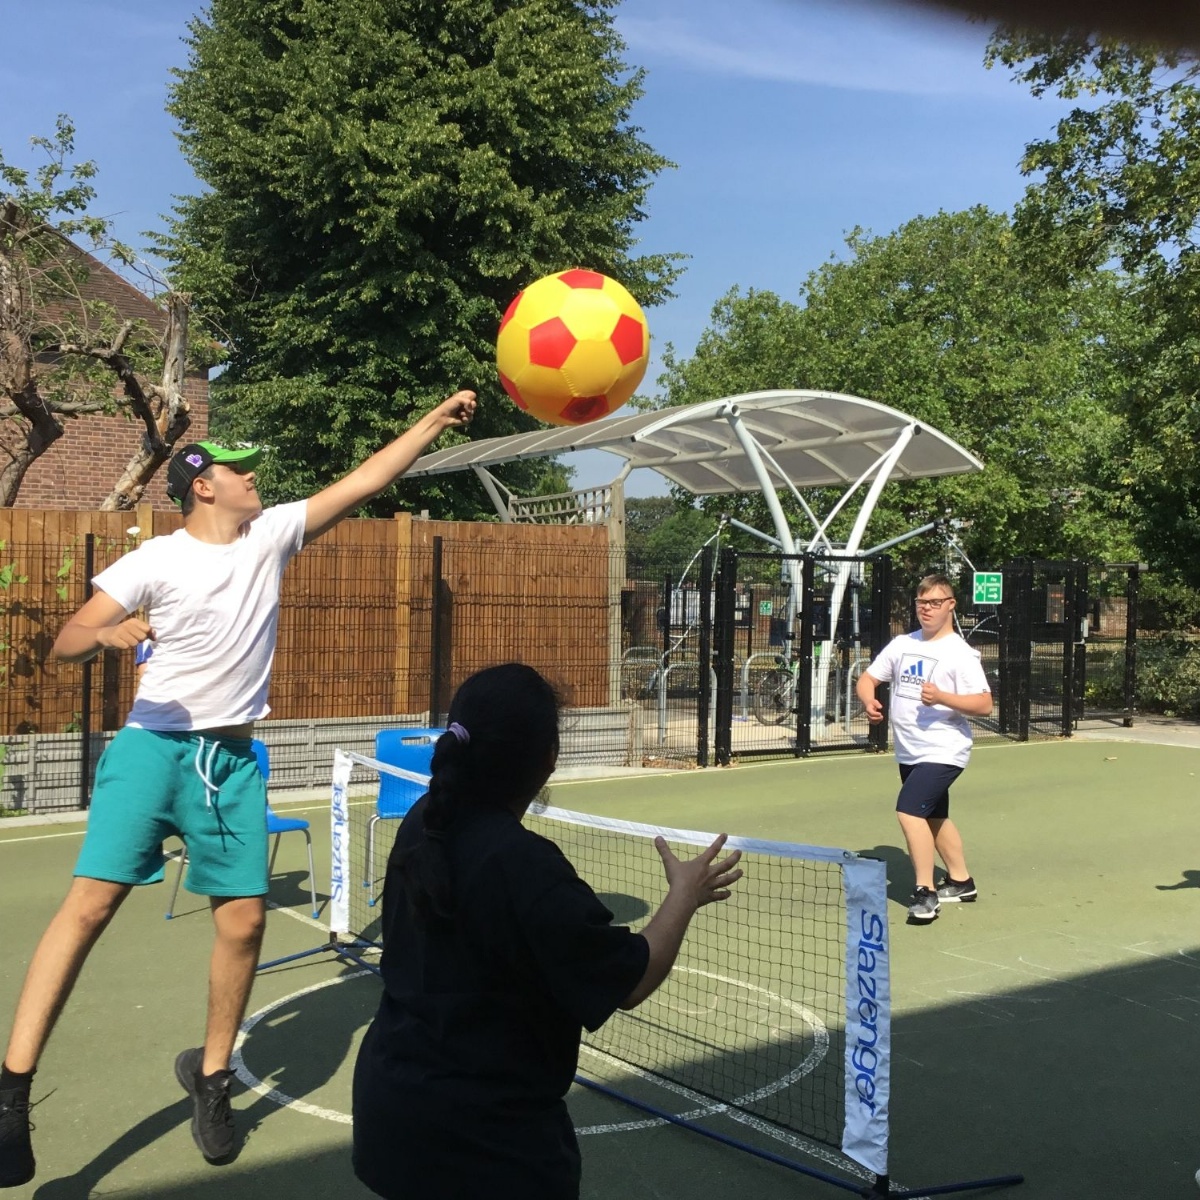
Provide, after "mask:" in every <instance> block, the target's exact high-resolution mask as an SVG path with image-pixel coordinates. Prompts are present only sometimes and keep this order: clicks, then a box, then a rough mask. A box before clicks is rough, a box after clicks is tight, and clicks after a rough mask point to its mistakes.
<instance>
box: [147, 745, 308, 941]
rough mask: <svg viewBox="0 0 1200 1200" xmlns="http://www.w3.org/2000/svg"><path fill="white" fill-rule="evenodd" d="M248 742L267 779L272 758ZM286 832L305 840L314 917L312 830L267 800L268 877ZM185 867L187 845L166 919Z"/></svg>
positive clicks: (177, 892)
mask: <svg viewBox="0 0 1200 1200" xmlns="http://www.w3.org/2000/svg"><path fill="white" fill-rule="evenodd" d="M250 746H251V748H252V749H253V750H254V757H255V758H256V759H258V769H259V770H260V771H261V772H262V777H263V779H264V780H266V779H270V778H271V762H270V759H269V757H268V755H267V748H266V746H265V745H263V743H262V742H260V741H259V740H258V738H254V739H253V740H252V741H251V743H250ZM285 833H302V834H304V841H305V844H306V846H307V849H308V894H309V897H310V898H311V900H312V915H313V917H314V918H315V917H318V916H320V911H321V910H320V909H319V908H317V888H316V872H315V871H314V870H313V852H312V834H311V833H309V830H308V822H307V821H306V820H304V818H303V817H281V816H279V815H278V814H277V813H276V812H275V811H274V810H273V809H272V808H271V806H270V804H268V805H267V835H268V836H270V835H271V834H274V835H275V842H274V844H273V845H272V846H271V861H270V862H269V863H268V864H267V876H268V878H269V877H270V876H271V875H272V874H273V873H274V871H275V855H276V854H277V853H278V852H279V839H280V837H281V836H282V835H283V834H285ZM186 868H187V846H184V848H183V852H182V853H181V854H180V856H179V873H178V874H177V875H176V876H175V888H174V890H173V891H172V892H171V903H170V904H169V905H168V906H167V920H168V921H169V920H170V919H171V918H172V916H174V914H175V898H176V897H177V896H178V895H179V885H180V883H182V881H183V872H184V871H185V870H186Z"/></svg>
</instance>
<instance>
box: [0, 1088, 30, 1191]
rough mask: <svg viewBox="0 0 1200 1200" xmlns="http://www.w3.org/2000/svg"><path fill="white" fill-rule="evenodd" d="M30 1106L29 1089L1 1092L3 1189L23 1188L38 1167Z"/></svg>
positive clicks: (0, 1180)
mask: <svg viewBox="0 0 1200 1200" xmlns="http://www.w3.org/2000/svg"><path fill="white" fill-rule="evenodd" d="M30 1107H31V1105H30V1103H29V1090H28V1089H27V1088H11V1089H9V1090H6V1091H3V1092H0V1188H12V1187H20V1186H21V1184H23V1183H28V1182H29V1181H30V1180H31V1179H32V1178H33V1174H34V1172H35V1171H36V1170H37V1163H36V1162H34V1158H33V1142H32V1141H31V1140H30V1138H29V1131H30V1130H31V1129H32V1128H33V1122H32V1121H31V1120H30V1119H29V1109H30Z"/></svg>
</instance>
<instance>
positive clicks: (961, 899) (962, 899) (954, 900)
mask: <svg viewBox="0 0 1200 1200" xmlns="http://www.w3.org/2000/svg"><path fill="white" fill-rule="evenodd" d="M978 899H979V893H978V892H972V893H971V894H970V895H969V896H939V897H938V903H939V904H974V903H975V901H976V900H978Z"/></svg>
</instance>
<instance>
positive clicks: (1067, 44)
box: [988, 29, 1200, 587]
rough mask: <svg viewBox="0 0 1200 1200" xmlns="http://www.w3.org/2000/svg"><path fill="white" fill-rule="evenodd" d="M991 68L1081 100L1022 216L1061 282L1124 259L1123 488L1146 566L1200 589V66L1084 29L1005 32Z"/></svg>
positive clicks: (1041, 146)
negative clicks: (1127, 319) (1130, 319)
mask: <svg viewBox="0 0 1200 1200" xmlns="http://www.w3.org/2000/svg"><path fill="white" fill-rule="evenodd" d="M988 56H989V57H988V61H989V63H990V64H1003V65H1004V66H1007V67H1009V68H1010V69H1011V70H1012V72H1013V75H1014V78H1015V79H1016V80H1017V81H1018V82H1020V83H1023V84H1025V85H1026V86H1028V87H1029V88H1030V89H1031V90H1032V91H1033V93H1034V94H1035V95H1038V96H1042V95H1047V94H1056V95H1058V96H1060V97H1062V98H1064V99H1068V100H1075V101H1078V104H1077V106H1076V107H1075V108H1074V109H1073V110H1072V111H1071V112H1070V113H1069V114H1068V115H1067V116H1066V117H1064V118H1063V119H1062V120H1060V121H1059V122H1058V125H1057V127H1056V129H1055V131H1054V135H1053V136H1051V137H1047V138H1044V139H1041V140H1038V141H1035V142H1033V143H1031V144H1030V145H1029V146H1027V147H1026V150H1025V156H1024V159H1023V161H1022V169H1023V171H1024V172H1025V173H1026V174H1027V175H1030V176H1033V177H1034V182H1033V183H1032V184H1031V186H1030V187H1029V189H1028V191H1027V193H1026V196H1025V200H1024V202H1023V204H1022V205H1021V207H1020V209H1019V210H1018V214H1017V221H1018V228H1020V229H1021V230H1022V231H1023V234H1024V236H1025V237H1026V238H1027V239H1028V240H1030V241H1031V242H1038V243H1041V244H1042V245H1054V246H1056V247H1058V248H1059V251H1058V253H1056V254H1055V255H1054V256H1051V257H1049V262H1050V263H1051V264H1053V265H1054V266H1055V267H1056V268H1057V269H1058V270H1059V271H1060V272H1061V273H1062V274H1063V275H1064V276H1073V275H1075V274H1077V273H1079V272H1087V271H1089V270H1091V269H1092V268H1093V267H1094V266H1095V265H1096V264H1097V263H1103V262H1105V261H1107V260H1109V259H1112V258H1116V259H1118V260H1119V261H1120V262H1121V264H1122V266H1123V267H1124V269H1125V270H1126V271H1127V272H1128V274H1129V276H1130V288H1129V296H1130V301H1131V303H1132V305H1133V306H1134V307H1135V309H1136V312H1137V322H1136V326H1135V327H1134V331H1133V332H1130V330H1126V331H1125V333H1124V335H1120V336H1117V337H1115V338H1114V339H1113V349H1114V353H1115V355H1117V356H1120V357H1121V358H1122V359H1123V361H1124V373H1125V376H1126V379H1127V381H1128V386H1127V387H1126V388H1125V389H1124V391H1123V392H1122V393H1121V395H1120V396H1119V407H1120V411H1121V413H1122V415H1123V416H1124V418H1125V420H1126V421H1127V422H1128V426H1129V431H1130V446H1129V451H1128V454H1127V461H1126V463H1125V475H1124V478H1125V482H1126V486H1127V488H1128V491H1129V494H1130V495H1131V497H1132V498H1133V501H1134V506H1135V513H1136V517H1137V531H1138V536H1139V543H1140V545H1141V547H1142V549H1143V551H1144V552H1145V554H1146V555H1147V557H1148V558H1149V559H1150V560H1151V561H1152V562H1153V563H1154V564H1155V565H1156V566H1158V567H1159V568H1162V569H1166V570H1168V571H1170V572H1171V573H1173V574H1175V575H1176V576H1177V577H1178V578H1179V579H1181V580H1183V581H1185V582H1187V583H1189V584H1190V585H1191V586H1192V587H1200V455H1197V453H1196V446H1197V445H1198V444H1200V329H1198V327H1197V320H1196V313H1197V305H1198V303H1200V58H1198V57H1197V54H1196V52H1195V51H1193V50H1184V49H1160V48H1154V47H1150V46H1136V45H1128V44H1125V43H1122V42H1119V41H1117V40H1115V39H1112V38H1104V37H1092V36H1086V35H1082V34H1078V33H1072V34H1063V35H1060V36H1055V35H1051V34H1029V33H1024V32H1019V31H1016V30H1013V29H1004V30H1000V31H998V32H997V34H996V35H995V37H994V38H993V40H992V43H991V45H990V47H989V52H988Z"/></svg>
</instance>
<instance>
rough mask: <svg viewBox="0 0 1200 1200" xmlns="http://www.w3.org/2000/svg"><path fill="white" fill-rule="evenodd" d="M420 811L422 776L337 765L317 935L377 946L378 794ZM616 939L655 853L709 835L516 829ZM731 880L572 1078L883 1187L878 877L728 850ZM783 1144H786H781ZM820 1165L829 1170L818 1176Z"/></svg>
mask: <svg viewBox="0 0 1200 1200" xmlns="http://www.w3.org/2000/svg"><path fill="white" fill-rule="evenodd" d="M384 776H390V781H389V788H390V789H392V794H393V796H394V791H395V788H396V787H408V788H411V789H412V798H413V799H414V800H415V799H416V798H417V797H418V796H420V795H421V794H422V793H423V792H424V790H425V785H426V783H427V777H426V776H423V775H420V774H415V773H412V772H408V771H403V770H401V769H399V768H395V767H391V766H389V765H388V764H385V763H380V762H377V761H375V760H373V759H369V758H366V757H364V756H361V755H356V754H349V753H346V752H343V751H338V752H337V753H336V754H335V758H334V772H333V795H332V810H333V817H332V820H333V846H334V871H333V887H332V889H331V893H332V902H331V905H330V918H331V933H332V936H333V937H334V938H335V939H336V940H337V941H338V942H339V943H340V944H342V945H344V946H348V947H354V948H355V950H356V952H358V953H362V952H368V953H369V951H370V950H371V949H373V948H376V947H379V946H380V945H381V930H380V921H379V918H380V915H381V908H382V906H381V904H380V901H381V899H382V880H383V876H384V873H385V871H386V865H387V857H388V853H389V852H390V850H391V846H392V843H393V842H394V840H395V833H396V829H397V828H398V825H399V821H398V820H395V819H384V820H379V819H375V818H376V810H375V803H376V797H377V796H378V793H379V788H380V781H381V779H382V778H383V777H384ZM525 824H526V825H527V827H529V828H530V829H532V830H534V831H535V832H537V833H540V834H542V835H544V836H546V837H548V838H550V839H552V840H553V841H554V842H556V843H557V844H558V845H559V846H560V847H561V848H562V850H563V852H564V853H565V854H566V856H567V858H568V859H570V860H571V862H572V863H573V864H574V866H575V868H576V870H577V871H578V872H579V874H580V876H581V877H582V878H583V879H585V880H586V881H587V882H588V883H589V884H590V885H591V887H592V888H593V889H594V890H595V891H596V892H597V894H598V895H599V896H600V898H601V900H602V901H603V902H604V903H605V904H606V905H607V907H608V908H609V909H610V910H611V911H612V912H613V915H614V917H615V919H616V920H617V922H618V923H620V924H623V925H629V926H630V927H632V928H633V929H635V930H636V929H638V928H640V927H641V926H642V925H643V924H644V923H645V922H646V921H647V920H648V919H649V917H650V916H651V915H652V914H653V912H654V911H655V909H656V908H657V907H658V905H659V903H660V902H661V900H662V898H663V896H664V895H665V891H666V880H665V877H664V875H663V870H662V864H661V860H660V858H659V856H658V852H657V851H656V850H655V848H654V838H655V837H656V836H662V837H664V838H665V839H666V840H667V842H668V844H669V845H670V846H671V848H672V849H673V850H674V851H675V853H676V854H678V855H680V856H681V857H684V856H687V857H690V856H693V855H695V854H696V853H697V852H698V850H699V849H700V848H702V847H704V846H707V845H708V844H709V843H710V842H711V841H712V838H713V836H714V835H713V834H710V833H702V832H697V831H691V830H681V829H670V828H663V827H659V826H652V825H645V824H638V823H632V822H625V821H617V820H611V819H608V818H602V817H594V816H589V815H587V814H583V813H576V812H570V811H567V810H564V809H559V808H546V809H544V810H543V811H533V810H531V811H530V813H528V814H527V816H526V819H525ZM735 848H736V849H740V850H741V851H742V861H741V864H740V865H741V866H742V868H743V870H744V871H745V876H744V878H743V879H742V880H741V881H740V882H739V883H738V884H737V885H736V886H735V887H734V889H733V894H732V896H731V897H730V898H729V900H727V901H725V902H724V903H722V904H712V905H708V906H706V907H705V908H702V909H701V910H700V911H699V912H698V913H697V914H696V916H695V918H694V919H693V921H692V924H691V926H690V927H689V930H688V935H687V937H686V939H685V941H684V944H683V948H682V951H681V953H680V955H679V958H678V960H677V962H676V965H675V967H674V969H673V971H672V972H671V975H670V977H669V978H668V979H667V980H666V982H664V984H663V985H662V986H661V987H660V988H659V989H658V991H656V992H655V993H654V994H653V995H652V996H651V997H650V998H649V999H648V1000H646V1001H645V1002H643V1003H642V1004H641V1005H639V1006H638V1008H636V1009H634V1010H632V1011H630V1012H623V1011H619V1012H617V1013H615V1014H614V1015H613V1016H612V1018H610V1020H609V1021H608V1022H607V1023H606V1024H605V1025H604V1026H602V1027H601V1028H600V1029H599V1030H598V1031H597V1032H596V1033H593V1034H588V1033H586V1032H585V1035H584V1051H583V1054H582V1055H581V1059H580V1073H581V1075H583V1076H585V1077H590V1078H591V1079H593V1080H596V1081H598V1082H600V1083H602V1084H604V1085H605V1086H606V1087H608V1088H611V1089H613V1090H615V1091H616V1092H618V1093H620V1094H621V1095H622V1096H623V1097H626V1098H629V1099H630V1100H632V1101H633V1102H634V1103H638V1104H641V1105H643V1106H646V1105H651V1104H656V1105H657V1106H658V1107H662V1108H670V1109H671V1110H672V1111H673V1113H674V1116H673V1117H672V1118H670V1119H680V1118H682V1120H681V1123H689V1122H692V1121H701V1120H704V1119H706V1118H709V1117H715V1116H724V1117H728V1118H732V1119H733V1120H734V1121H740V1122H742V1123H743V1124H749V1125H751V1126H753V1127H754V1128H756V1129H759V1130H764V1129H765V1131H766V1132H770V1130H772V1129H782V1130H787V1131H791V1132H792V1133H794V1134H797V1135H799V1137H800V1138H801V1139H803V1140H804V1141H805V1142H807V1141H809V1140H811V1141H813V1142H815V1143H818V1144H819V1146H822V1147H829V1148H832V1149H834V1150H835V1151H837V1152H838V1153H839V1154H842V1155H845V1156H847V1157H848V1158H849V1159H851V1160H852V1161H853V1162H855V1163H858V1164H860V1165H861V1167H863V1168H865V1169H866V1170H867V1171H869V1172H872V1173H874V1174H876V1175H878V1176H885V1175H886V1174H887V1136H888V1097H889V1047H890V995H889V977H888V938H887V914H886V902H887V901H886V875H885V867H884V864H883V863H881V862H879V861H877V860H873V859H865V858H861V857H859V856H858V855H856V854H854V853H852V852H850V851H847V850H838V849H829V848H826V847H819V846H801V845H793V844H790V843H783V842H768V841H757V840H752V839H745V838H735V837H731V838H730V839H729V841H728V843H727V845H726V851H728V850H731V849H735ZM791 1144H792V1145H793V1146H795V1145H796V1144H797V1143H796V1141H795V1140H794V1139H793V1140H792V1141H791ZM826 1161H828V1160H826Z"/></svg>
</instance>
